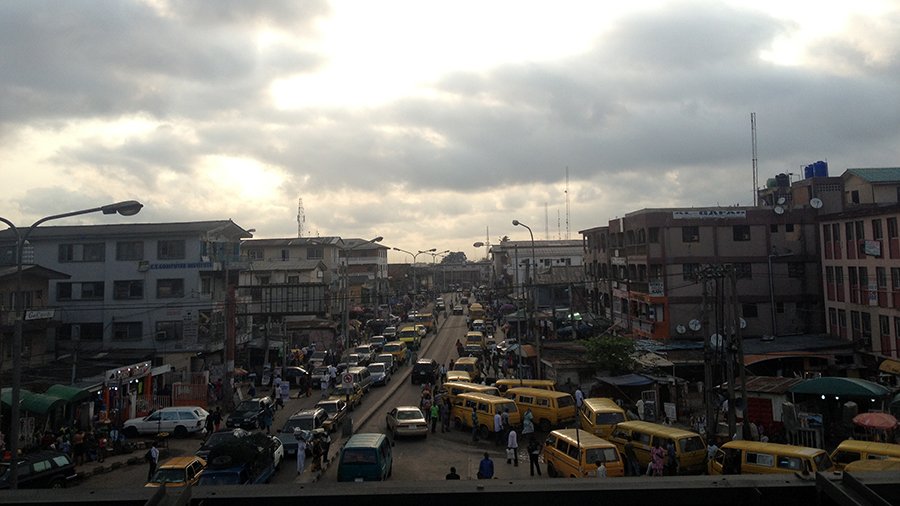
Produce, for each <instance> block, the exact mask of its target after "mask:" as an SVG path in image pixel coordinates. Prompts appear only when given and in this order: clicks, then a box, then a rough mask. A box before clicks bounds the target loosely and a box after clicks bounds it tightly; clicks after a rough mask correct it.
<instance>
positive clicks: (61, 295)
mask: <svg viewBox="0 0 900 506" xmlns="http://www.w3.org/2000/svg"><path fill="white" fill-rule="evenodd" d="M56 300H72V283H57V284H56Z"/></svg>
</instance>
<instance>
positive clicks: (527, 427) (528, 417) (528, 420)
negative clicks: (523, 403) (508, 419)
mask: <svg viewBox="0 0 900 506" xmlns="http://www.w3.org/2000/svg"><path fill="white" fill-rule="evenodd" d="M530 434H534V413H532V412H531V408H528V409H526V410H525V414H524V415H522V435H523V436H528V435H530Z"/></svg>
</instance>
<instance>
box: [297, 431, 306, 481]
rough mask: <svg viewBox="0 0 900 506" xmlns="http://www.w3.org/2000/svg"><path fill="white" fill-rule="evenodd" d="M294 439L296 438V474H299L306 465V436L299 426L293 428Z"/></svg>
mask: <svg viewBox="0 0 900 506" xmlns="http://www.w3.org/2000/svg"><path fill="white" fill-rule="evenodd" d="M294 439H296V440H297V474H300V473H302V472H303V468H304V467H306V438H305V437H304V435H303V430H302V429H300V428H299V427H297V428H296V429H294Z"/></svg>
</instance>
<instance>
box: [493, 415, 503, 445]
mask: <svg viewBox="0 0 900 506" xmlns="http://www.w3.org/2000/svg"><path fill="white" fill-rule="evenodd" d="M494 440H495V441H496V442H497V446H500V445H502V444H503V443H505V440H504V438H503V417H502V416H501V415H500V413H494Z"/></svg>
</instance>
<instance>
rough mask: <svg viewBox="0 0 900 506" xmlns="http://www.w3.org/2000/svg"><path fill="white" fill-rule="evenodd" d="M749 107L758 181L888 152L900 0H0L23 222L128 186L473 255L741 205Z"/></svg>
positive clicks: (167, 204)
mask: <svg viewBox="0 0 900 506" xmlns="http://www.w3.org/2000/svg"><path fill="white" fill-rule="evenodd" d="M751 112H756V114H757V130H758V132H757V134H758V135H757V136H758V153H759V155H758V156H759V167H760V183H761V184H765V180H766V178H768V177H772V176H774V175H775V174H776V173H778V172H795V173H798V174H800V173H802V167H803V166H804V165H806V164H809V163H812V162H814V161H816V160H827V161H828V162H829V165H830V171H831V174H832V175H839V174H840V173H842V172H843V171H844V170H845V169H846V168H848V167H884V166H898V165H900V3H898V2H896V1H867V0H854V1H852V2H851V1H846V0H835V1H832V0H819V1H816V2H812V1H810V2H807V1H791V0H778V1H768V0H754V1H753V2H749V1H745V2H739V1H734V2H725V1H719V2H715V1H671V2H666V1H633V0H632V1H628V2H612V1H590V0H589V1H584V2H577V1H560V0H556V1H553V2H549V1H540V2H530V1H523V0H515V1H485V0H478V1H471V2H469V1H460V0H457V1H453V2H446V1H443V2H436V1H434V2H429V1H426V0H410V1H390V0H378V1H368V0H360V1H355V2H352V1H333V2H328V1H324V0H323V1H299V0H284V1H261V0H258V1H245V0H210V1H207V2H203V1H179V0H147V1H128V0H108V1H79V0H65V1H62V0H60V1H39V0H28V1H13V0H6V1H0V178H2V182H3V183H2V192H0V216H2V217H5V218H8V219H10V220H12V221H14V222H16V223H17V224H18V225H20V226H25V225H28V224H30V223H31V222H32V221H34V220H35V219H37V218H40V217H42V216H46V215H49V214H54V213H59V212H65V211H70V210H75V209H82V208H88V207H94V206H97V205H101V204H105V203H108V202H112V201H117V200H125V199H138V200H140V201H141V202H143V203H144V204H145V206H146V207H145V208H144V210H143V211H142V213H141V214H140V215H138V216H137V217H133V218H118V219H116V218H112V221H124V220H132V221H140V222H157V221H191V220H207V219H227V218H231V219H233V220H234V221H235V222H236V223H237V224H239V225H241V226H242V227H244V228H246V229H250V228H254V229H256V233H255V236H256V237H263V238H268V237H293V236H296V235H297V199H298V198H299V197H302V198H303V203H304V206H305V214H306V222H305V225H304V227H305V233H304V235H310V236H315V235H323V236H324V235H339V236H344V237H361V238H371V237H374V236H377V235H381V236H384V242H383V244H385V245H387V246H396V247H399V248H402V249H406V250H413V251H418V250H425V249H429V248H436V249H437V250H438V251H442V250H447V249H449V250H453V251H464V252H466V254H467V255H468V256H469V257H470V258H477V257H481V256H483V253H484V250H481V251H480V252H479V251H476V249H475V248H473V247H472V243H473V242H475V241H485V239H486V238H487V237H486V234H487V233H488V230H489V234H490V236H489V237H490V241H491V242H492V243H494V242H497V240H498V239H499V238H500V237H502V236H504V235H508V236H510V238H512V239H522V240H524V239H528V231H527V230H525V229H523V228H522V227H513V226H512V224H511V221H512V220H513V219H518V220H519V221H522V222H524V223H526V224H528V225H530V226H531V228H532V229H533V230H534V234H535V239H544V238H551V239H557V238H566V236H567V235H568V236H569V238H571V239H580V235H579V234H578V230H582V229H585V228H590V227H595V226H600V225H604V224H606V223H607V222H608V220H610V219H612V218H615V217H616V216H621V215H623V214H625V213H627V212H630V211H634V210H637V209H641V208H643V207H663V206H704V205H716V204H721V205H733V204H738V203H739V204H743V205H747V204H752V198H753V197H752V188H753V184H752V154H751V153H752V151H751V129H750V113H751ZM567 168H568V174H569V182H568V197H569V207H568V210H569V212H568V215H569V217H570V218H569V224H568V226H567V224H566V216H567V207H566V169H567ZM110 221H111V219H110V218H109V217H104V216H102V215H96V216H95V215H92V216H90V217H83V218H81V219H76V218H73V219H69V220H67V221H66V222H62V221H60V222H56V224H64V223H101V222H110ZM422 259H423V256H419V260H420V261H421V260H422ZM409 260H410V257H409V255H405V254H401V253H397V252H392V254H391V256H390V261H392V262H403V261H409ZM427 260H429V261H430V257H429V258H427Z"/></svg>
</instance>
